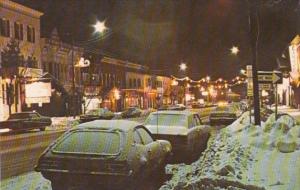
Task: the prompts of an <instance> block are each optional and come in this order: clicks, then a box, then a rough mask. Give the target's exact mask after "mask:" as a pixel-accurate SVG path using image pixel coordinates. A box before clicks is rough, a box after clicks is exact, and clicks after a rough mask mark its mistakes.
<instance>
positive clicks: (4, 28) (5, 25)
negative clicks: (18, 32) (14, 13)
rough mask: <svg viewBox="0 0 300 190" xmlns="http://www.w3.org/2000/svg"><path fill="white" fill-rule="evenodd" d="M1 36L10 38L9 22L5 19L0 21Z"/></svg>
mask: <svg viewBox="0 0 300 190" xmlns="http://www.w3.org/2000/svg"><path fill="white" fill-rule="evenodd" d="M0 35H1V36H5V37H9V36H10V28H9V20H7V19H5V18H1V20H0Z"/></svg>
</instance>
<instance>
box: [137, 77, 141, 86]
mask: <svg viewBox="0 0 300 190" xmlns="http://www.w3.org/2000/svg"><path fill="white" fill-rule="evenodd" d="M137 85H138V88H141V86H142V85H141V79H138V84H137Z"/></svg>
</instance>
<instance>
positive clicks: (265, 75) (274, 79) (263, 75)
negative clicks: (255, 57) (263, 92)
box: [257, 71, 282, 84]
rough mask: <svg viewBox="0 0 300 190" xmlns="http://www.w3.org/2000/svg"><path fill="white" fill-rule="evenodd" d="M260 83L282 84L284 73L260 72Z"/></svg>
mask: <svg viewBox="0 0 300 190" xmlns="http://www.w3.org/2000/svg"><path fill="white" fill-rule="evenodd" d="M257 74H258V76H257V77H258V82H259V83H269V84H272V83H273V84H280V83H282V73H281V72H272V71H258V73H257Z"/></svg>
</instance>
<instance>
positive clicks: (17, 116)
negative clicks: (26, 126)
mask: <svg viewBox="0 0 300 190" xmlns="http://www.w3.org/2000/svg"><path fill="white" fill-rule="evenodd" d="M32 115H33V114H32V113H14V114H11V116H9V119H26V118H30V116H32Z"/></svg>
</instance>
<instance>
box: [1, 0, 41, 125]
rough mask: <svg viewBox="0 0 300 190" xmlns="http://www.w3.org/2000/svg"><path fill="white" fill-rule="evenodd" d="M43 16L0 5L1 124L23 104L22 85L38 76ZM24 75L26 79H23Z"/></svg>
mask: <svg viewBox="0 0 300 190" xmlns="http://www.w3.org/2000/svg"><path fill="white" fill-rule="evenodd" d="M42 15H43V13H41V12H39V11H36V10H33V9H31V8H29V7H25V6H23V5H20V4H18V3H15V2H12V1H10V0H1V1H0V52H1V54H0V69H1V71H0V72H1V78H0V80H1V82H0V84H1V93H2V94H1V97H2V101H1V102H0V109H1V110H2V111H1V112H0V114H1V115H0V120H3V119H6V118H7V117H8V115H9V114H10V113H14V112H19V111H21V110H22V108H23V107H24V106H26V104H25V88H24V84H25V81H26V80H27V79H28V78H34V77H37V76H36V74H38V75H39V74H41V73H42V72H41V70H40V68H41V49H40V17H41V16H42ZM25 74H26V76H25Z"/></svg>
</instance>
